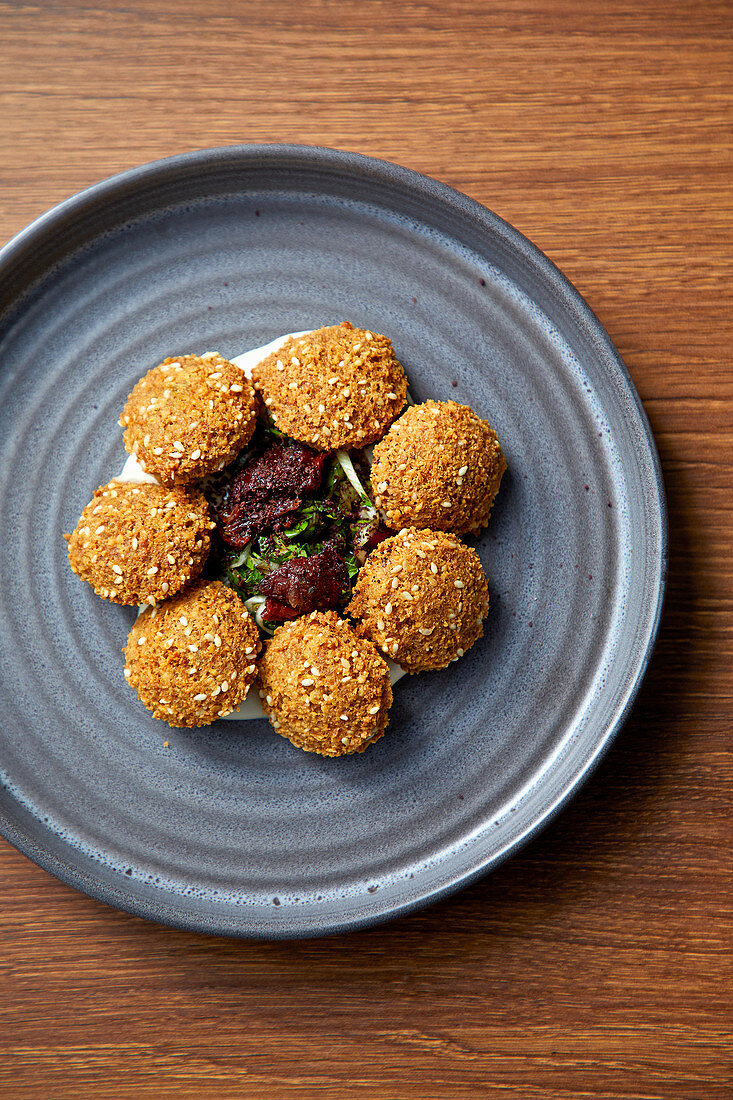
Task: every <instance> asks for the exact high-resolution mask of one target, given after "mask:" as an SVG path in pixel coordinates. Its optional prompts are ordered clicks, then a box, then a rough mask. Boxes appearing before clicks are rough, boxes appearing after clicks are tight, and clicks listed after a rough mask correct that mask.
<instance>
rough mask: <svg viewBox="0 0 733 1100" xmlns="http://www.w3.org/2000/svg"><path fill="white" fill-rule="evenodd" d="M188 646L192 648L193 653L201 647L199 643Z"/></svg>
mask: <svg viewBox="0 0 733 1100" xmlns="http://www.w3.org/2000/svg"><path fill="white" fill-rule="evenodd" d="M188 648H189V649H190V651H191V653H198V651H199V647H198V646H197V645H190V646H189V647H188Z"/></svg>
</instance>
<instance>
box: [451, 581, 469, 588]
mask: <svg viewBox="0 0 733 1100" xmlns="http://www.w3.org/2000/svg"><path fill="white" fill-rule="evenodd" d="M453 583H454V585H455V586H456V588H465V587H466V586H465V584H464V583H463V581H453Z"/></svg>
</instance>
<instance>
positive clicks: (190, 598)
mask: <svg viewBox="0 0 733 1100" xmlns="http://www.w3.org/2000/svg"><path fill="white" fill-rule="evenodd" d="M259 648H260V637H259V634H258V632H257V627H256V626H255V623H254V621H253V619H252V618H251V617H250V615H249V613H248V611H247V609H246V608H245V606H244V604H243V603H242V601H241V600H240V599H239V596H237V595H236V593H234V592H232V590H231V589H230V588H225V586H224V585H223V584H220V583H219V581H212V582H211V583H206V582H205V581H199V582H197V583H196V584H194V585H192V586H191V587H190V588H187V589H186V590H185V592H181V593H179V595H177V596H174V598H173V599H172V600H167V601H166V603H164V604H162V605H161V606H160V607H158V608H153V609H148V610H146V611H144V612H143V613H142V614H141V615H139V616H138V618H137V620H136V622H135V623H134V625H133V627H132V630H131V631H130V634H129V637H128V639H127V645H126V647H125V650H124V653H125V677H126V678H127V681H128V683H129V684H131V686H132V687H134V688H135V690H136V691H137V693H138V696H139V697H140V701H141V702H142V703H143V704H144V706H146V707H147V708H148V710H150V711H152V713H153V715H154V717H155V718H162V719H163V721H164V722H167V723H168V724H169V725H170V726H205V725H208V724H209V723H211V722H214V721H215V720H216V719H217V718H223V717H224V716H225V715H227V714H229V713H231V711H232V710H233V709H234V708H235V707H237V706H239V704H240V703H241V702H242V700H243V699H244V698H245V697H246V695H247V692H248V691H249V688H250V685H251V684H252V683H253V681H254V678H255V672H256V666H255V659H256V657H257V653H258V651H259Z"/></svg>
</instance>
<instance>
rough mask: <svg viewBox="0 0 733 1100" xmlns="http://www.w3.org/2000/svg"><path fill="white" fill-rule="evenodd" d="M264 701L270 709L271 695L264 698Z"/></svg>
mask: <svg viewBox="0 0 733 1100" xmlns="http://www.w3.org/2000/svg"><path fill="white" fill-rule="evenodd" d="M265 701H266V703H267V705H268V707H271V706H272V696H271V695H268V696H267V697H266V700H265Z"/></svg>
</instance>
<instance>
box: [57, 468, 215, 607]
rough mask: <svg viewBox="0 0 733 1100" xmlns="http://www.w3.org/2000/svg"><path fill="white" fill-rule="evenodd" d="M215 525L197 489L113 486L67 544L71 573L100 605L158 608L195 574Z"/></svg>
mask: <svg viewBox="0 0 733 1100" xmlns="http://www.w3.org/2000/svg"><path fill="white" fill-rule="evenodd" d="M215 526H216V524H215V523H214V522H213V520H212V519H211V516H210V513H209V505H208V503H207V501H206V498H205V497H204V495H203V493H201V492H199V490H198V489H188V488H185V487H183V486H181V485H174V486H172V487H171V488H169V489H166V488H163V486H161V485H151V484H148V483H144V484H140V485H137V484H133V483H132V482H126V481H110V482H109V483H108V484H107V485H101V486H100V487H99V489H97V490H96V491H95V493H94V496H93V497H92V499H91V501H90V502H89V504H87V506H86V508H85V509H84V511H83V512H82V514H81V517H80V519H79V522H78V523H77V525H76V528H75V529H74V532H73V533H72V534H71V535H64V538H65V539H66V540H67V541H68V543H69V564H70V565H71V568H72V569H73V570H74V572H75V573H76V574H77V576H79V577H81V579H82V580H84V581H88V583H89V584H91V586H92V588H93V589H94V591H95V592H96V593H97V595H98V596H101V597H102V599H104V600H111V601H112V602H113V603H122V604H141V603H156V602H157V601H158V600H164V599H166V598H167V597H168V596H172V595H174V593H176V592H178V591H179V590H180V589H181V588H183V586H184V585H186V584H188V583H189V581H191V580H193V579H194V578H195V577H197V576H198V575H199V573H200V572H201V570H202V569H203V566H204V562H205V561H206V558H207V555H208V553H209V548H210V546H211V534H210V532H211V530H212V529H213V528H214V527H215Z"/></svg>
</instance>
